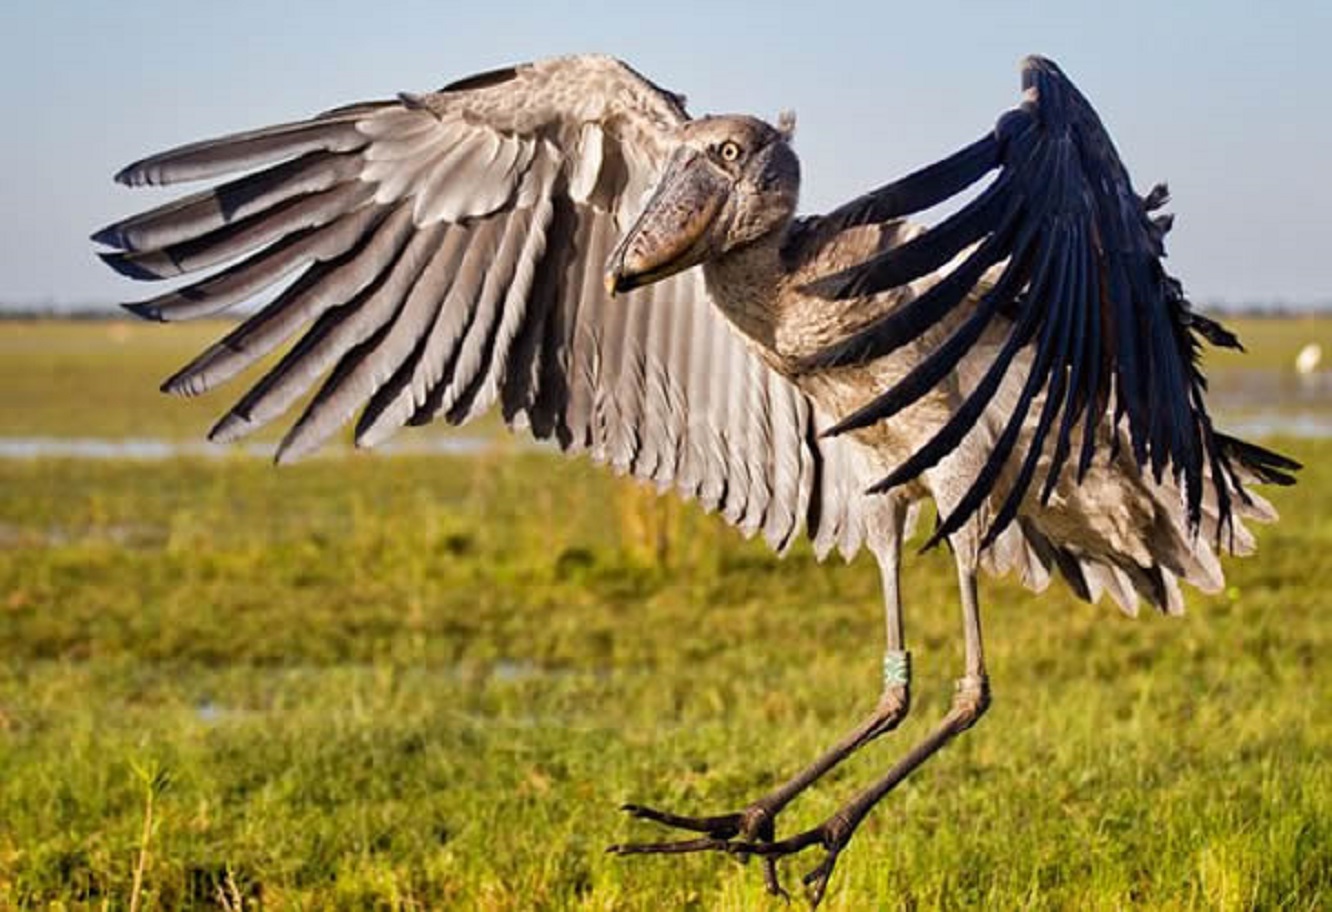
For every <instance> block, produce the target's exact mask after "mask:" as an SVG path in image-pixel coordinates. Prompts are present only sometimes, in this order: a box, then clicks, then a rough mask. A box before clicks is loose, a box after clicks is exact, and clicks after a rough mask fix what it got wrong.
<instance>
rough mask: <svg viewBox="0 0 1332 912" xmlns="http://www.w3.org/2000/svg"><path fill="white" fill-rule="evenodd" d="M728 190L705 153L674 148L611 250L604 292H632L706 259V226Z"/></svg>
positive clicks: (709, 235) (708, 236)
mask: <svg viewBox="0 0 1332 912" xmlns="http://www.w3.org/2000/svg"><path fill="white" fill-rule="evenodd" d="M730 192H731V184H730V181H729V180H727V178H726V176H725V174H724V173H723V172H721V171H720V170H719V169H718V168H717V167H716V166H714V165H713V164H712V162H710V161H709V160H708V159H707V157H706V156H704V155H702V154H700V153H698V152H695V151H694V150H692V149H680V150H679V151H677V152H676V153H675V154H674V155H673V156H671V160H670V162H669V163H668V164H667V166H666V172H665V173H664V174H663V175H662V177H661V180H660V181H658V183H657V188H656V190H655V191H653V193H652V197H651V198H650V199H649V200H648V203H647V205H646V206H645V207H644V208H643V212H642V214H640V215H639V216H638V219H637V221H635V222H634V224H633V227H631V228H630V229H629V231H628V233H627V234H625V236H624V238H623V240H621V241H620V243H619V246H617V247H616V248H615V252H614V253H612V254H611V257H610V262H609V263H608V264H607V272H606V291H608V292H609V293H610V294H612V295H614V294H617V293H619V292H622V291H631V290H633V289H635V288H639V287H642V286H643V285H649V284H651V283H653V282H656V281H659V280H661V279H664V278H666V277H667V276H671V275H674V274H675V273H677V272H680V271H682V270H684V269H688V268H689V267H690V266H694V265H696V264H698V263H700V262H702V261H703V260H704V259H706V258H707V256H708V254H709V252H710V251H711V246H712V243H711V242H712V235H713V232H712V231H711V230H710V229H711V228H712V224H713V222H714V221H715V220H716V218H717V216H718V214H720V213H721V211H722V207H723V206H724V205H725V203H726V199H727V197H728V196H729V194H730Z"/></svg>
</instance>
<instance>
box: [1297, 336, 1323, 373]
mask: <svg viewBox="0 0 1332 912" xmlns="http://www.w3.org/2000/svg"><path fill="white" fill-rule="evenodd" d="M1322 360H1323V346H1321V345H1319V344H1318V343H1317V342H1310V343H1309V344H1308V345H1306V346H1304V348H1301V349H1300V353H1299V354H1298V355H1296V356H1295V373H1297V374H1304V375H1308V374H1312V373H1313V372H1314V371H1316V370H1318V365H1319V364H1320V363H1322Z"/></svg>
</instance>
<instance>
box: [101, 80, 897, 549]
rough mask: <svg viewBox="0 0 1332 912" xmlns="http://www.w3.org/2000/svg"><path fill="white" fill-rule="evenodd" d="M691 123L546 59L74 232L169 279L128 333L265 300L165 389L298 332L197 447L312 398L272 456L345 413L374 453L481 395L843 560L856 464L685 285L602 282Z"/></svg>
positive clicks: (782, 538)
mask: <svg viewBox="0 0 1332 912" xmlns="http://www.w3.org/2000/svg"><path fill="white" fill-rule="evenodd" d="M686 117H687V115H686V114H685V112H684V110H683V108H682V107H681V105H680V101H679V99H678V98H677V97H676V96H674V95H671V94H670V93H667V92H664V91H663V90H661V89H658V88H657V87H656V86H654V85H652V84H651V83H650V82H648V81H647V80H645V79H643V78H642V77H640V76H638V75H637V74H636V73H634V72H633V71H632V70H630V69H629V68H628V67H626V66H625V65H623V64H621V63H619V62H618V61H614V60H610V59H609V58H602V57H577V58H563V59H559V60H550V61H543V62H539V63H535V64H530V65H526V66H521V67H514V68H510V69H505V70H499V71H496V72H494V73H490V74H483V75H482V76H479V77H473V78H469V79H466V80H463V81H461V82H458V83H454V84H452V85H450V86H448V87H446V88H445V89H442V90H440V91H439V92H436V93H433V94H430V95H425V96H401V97H400V98H399V99H398V100H396V101H387V102H376V103H370V104H361V105H352V106H349V107H345V108H340V109H338V110H336V111H331V112H328V113H326V114H323V115H320V116H318V117H316V118H313V119H311V120H308V121H302V122H298V123H291V124H283V125H279V126H275V127H269V128H266V129H260V130H253V131H249V132H246V133H241V134H236V135H233V136H229V137H223V138H221V139H216V140H210V141H206V142H199V143H193V144H191V145H188V146H184V147H182V148H179V149H176V150H174V151H169V152H165V153H162V154H160V155H154V156H152V157H150V158H146V159H144V160H143V161H140V162H138V163H136V164H134V165H131V166H129V167H128V168H126V169H125V170H123V171H122V172H121V173H120V174H119V175H118V176H117V177H118V179H119V180H120V181H121V182H122V183H125V184H129V185H132V186H137V185H145V184H175V183H180V182H184V181H193V180H212V179H218V178H228V179H227V180H226V182H225V183H221V184H219V185H218V186H216V187H215V188H212V189H207V190H204V191H202V192H197V193H194V194H191V195H189V196H186V197H184V198H183V199H180V200H177V201H175V202H170V203H167V204H166V205H163V206H160V207H158V208H156V209H153V210H151V211H149V212H146V213H143V214H141V215H136V216H133V217H131V218H127V219H125V220H123V221H120V222H118V223H116V224H114V225H111V226H109V227H107V228H105V229H103V230H101V231H99V232H97V233H96V234H95V235H94V236H93V237H94V240H96V241H97V242H99V243H101V244H103V245H106V246H107V247H110V248H113V250H111V251H110V252H107V253H104V254H102V256H103V258H104V259H105V260H106V261H107V263H108V264H109V265H110V266H112V267H113V268H115V269H117V270H119V271H120V272H122V273H124V274H126V275H128V276H130V277H132V278H135V279H140V280H159V279H173V278H176V277H180V276H184V277H186V278H185V280H184V284H183V285H182V286H181V287H178V288H175V289H173V290H171V291H168V292H166V293H165V294H161V295H158V296H156V297H153V298H150V299H149V300H146V301H141V302H138V303H134V304H129V305H127V307H129V309H130V310H132V311H133V312H135V313H137V314H139V315H141V316H144V317H147V318H152V319H157V320H162V321H175V320H185V319H192V318H197V317H203V316H207V315H211V314H216V313H219V312H221V311H224V310H226V309H227V308H229V307H232V306H233V305H236V304H239V303H241V302H244V301H247V300H249V299H252V298H253V297H255V296H256V295H258V294H260V293H263V292H265V291H267V290H269V289H272V288H274V287H275V286H276V287H279V288H280V289H281V290H280V291H279V293H278V294H277V295H276V296H275V297H274V298H273V299H272V300H271V301H270V302H269V303H268V304H267V305H265V306H263V307H262V308H260V309H259V310H258V311H257V312H255V313H253V314H252V315H250V316H248V317H247V318H246V319H245V320H244V321H243V322H241V323H240V324H239V325H238V326H237V327H236V328H235V329H233V330H232V331H231V332H229V333H228V334H227V335H226V337H225V338H223V339H222V340H220V341H219V342H217V343H216V344H214V345H213V346H211V347H210V348H209V349H207V350H206V351H205V352H203V353H202V354H200V355H199V356H198V357H197V358H195V359H194V360H193V361H192V362H190V363H189V364H188V365H186V366H185V367H184V368H182V369H181V370H180V371H179V372H177V373H176V374H175V375H174V376H172V377H171V378H169V379H168V380H167V381H166V382H165V383H164V385H163V388H164V389H165V390H166V391H169V392H172V393H177V394H183V395H197V394H200V393H203V392H206V391H208V390H210V389H212V388H214V387H216V386H218V385H219V384H221V383H223V382H225V381H227V380H229V379H232V378H233V377H235V376H236V375H237V374H239V373H240V372H242V371H244V370H245V369H246V368H249V367H251V366H253V365H254V364H255V363H256V362H257V361H258V360H259V359H261V358H263V357H264V356H266V355H269V354H271V353H272V352H274V351H276V350H278V349H279V348H280V347H281V346H282V345H283V344H285V343H287V342H288V341H289V340H293V339H294V340H295V341H294V344H292V345H291V347H290V348H289V349H288V350H287V351H286V353H285V354H284V355H283V356H282V357H281V358H280V359H279V360H278V361H277V362H276V363H275V364H273V365H272V367H271V368H270V369H269V370H268V372H267V373H266V374H264V375H263V376H262V377H261V378H260V379H259V380H258V381H257V382H256V383H255V384H254V385H253V386H252V387H251V388H250V389H249V390H248V391H247V392H246V393H245V394H244V395H243V396H242V397H241V398H240V399H239V401H238V402H236V404H235V405H234V406H233V407H232V408H231V409H230V410H229V411H228V412H227V413H226V414H225V415H224V416H223V417H222V418H221V419H220V420H219V421H218V423H217V424H216V426H215V427H214V428H213V430H212V432H211V435H210V436H211V437H212V439H214V440H218V441H231V440H235V439H237V438H240V437H242V436H244V435H246V434H249V433H251V432H252V431H254V430H255V429H256V428H259V427H261V426H263V425H265V424H266V423H268V422H271V421H273V420H274V419H276V418H278V417H280V416H281V415H283V414H284V413H285V412H287V411H288V410H289V409H290V408H292V407H293V406H294V405H295V404H296V403H297V402H299V401H300V400H301V399H302V397H303V396H305V395H307V394H308V393H309V392H310V391H311V390H312V389H313V390H315V392H314V394H313V396H311V397H310V399H309V402H308V404H307V405H306V407H305V409H304V412H303V413H302V414H301V415H300V416H299V418H298V419H297V420H296V422H295V423H294V424H293V426H292V427H291V428H290V430H289V431H288V432H287V434H286V437H285V438H284V439H283V441H282V443H281V445H280V447H279V458H280V459H292V458H296V457H298V456H300V455H302V454H304V453H308V452H310V451H311V450H313V449H315V448H316V447H318V446H319V445H320V444H321V443H322V442H323V441H325V440H326V439H327V438H328V437H329V436H330V435H332V434H334V433H335V432H336V431H337V430H338V429H339V428H341V427H342V426H343V425H345V424H346V423H348V422H349V421H352V420H353V419H355V420H356V439H357V442H358V444H362V445H373V444H375V443H377V442H379V441H382V440H383V439H385V438H386V437H388V436H389V435H391V434H392V433H394V432H395V431H396V430H398V429H399V428H400V427H402V426H403V425H404V424H412V423H415V424H420V423H424V422H426V421H430V420H432V419H434V418H437V417H440V416H442V417H444V418H445V419H446V420H448V421H451V422H454V423H463V422H466V421H468V420H470V419H472V418H474V417H476V416H477V415H480V414H482V413H484V412H486V411H488V410H489V409H491V408H492V407H495V406H496V405H497V404H498V406H499V408H500V409H501V411H502V413H503V416H504V418H505V420H506V421H508V422H509V423H510V424H511V425H514V426H519V427H523V426H525V427H528V428H529V429H530V430H531V431H532V433H533V434H534V435H535V436H537V437H539V438H549V439H554V440H555V441H556V442H557V443H558V444H559V445H560V446H561V447H562V448H563V449H565V450H570V451H586V452H588V453H589V454H590V455H591V456H592V458H594V459H596V460H598V461H600V462H604V463H607V464H609V465H611V466H612V467H614V468H615V469H616V470H617V471H620V472H630V473H633V474H634V475H636V476H638V477H640V478H643V479H646V480H650V481H653V482H655V483H656V484H657V485H658V486H659V487H660V488H662V489H666V488H675V489H676V490H678V491H679V492H680V493H682V494H684V495H685V496H688V497H694V498H697V499H699V500H700V501H701V502H702V503H703V504H704V506H706V507H707V508H709V509H716V510H719V511H720V512H721V513H722V514H723V515H724V516H725V517H726V518H727V520H728V521H730V522H732V523H734V524H736V525H737V526H739V527H740V528H741V529H742V530H744V531H745V532H746V533H747V534H754V533H756V532H759V531H761V532H762V533H763V535H764V537H765V538H766V539H767V541H768V542H769V543H770V544H771V545H772V546H773V547H775V548H778V549H784V548H785V547H786V546H787V545H788V544H789V543H790V542H791V541H792V539H793V537H794V535H795V533H797V532H798V531H800V530H801V529H807V530H808V531H809V533H810V535H811V537H812V538H813V539H814V540H815V545H816V549H817V550H818V551H819V553H820V554H822V553H824V552H826V551H827V550H829V549H830V548H831V547H833V546H834V545H836V546H839V547H840V548H841V550H842V551H844V552H845V553H846V554H847V555H848V556H850V554H852V553H854V552H855V550H857V549H858V548H859V547H860V545H861V543H862V542H864V541H865V540H866V538H867V524H868V523H871V522H874V521H877V519H876V516H877V513H876V511H877V510H880V509H881V508H880V507H879V506H877V504H878V503H879V500H878V499H876V500H875V501H874V502H873V503H862V501H864V498H863V497H862V496H861V491H860V487H861V485H860V481H859V480H860V478H861V477H863V466H860V465H858V464H856V461H855V460H856V457H855V454H854V453H853V452H852V448H851V446H850V444H848V443H846V442H843V441H838V440H820V439H819V437H818V434H817V429H818V428H820V427H822V426H824V425H825V424H826V423H827V422H826V421H825V420H824V419H823V418H822V417H821V416H818V415H816V414H815V412H814V410H813V408H812V406H811V404H810V403H809V401H808V400H807V399H806V398H805V397H804V395H803V394H801V393H800V392H799V391H798V390H797V389H796V388H795V387H794V386H793V385H791V384H790V383H789V382H788V381H786V380H785V379H783V378H782V377H781V376H779V375H778V374H776V373H775V372H773V371H772V370H770V369H769V368H768V367H767V366H766V365H765V364H764V363H763V362H762V361H761V360H760V359H759V358H758V357H757V356H756V355H755V354H754V353H753V352H752V351H751V350H750V349H749V348H748V347H747V345H746V344H745V343H744V342H743V341H742V340H741V339H740V337H739V336H738V335H737V334H736V333H734V332H733V331H731V329H730V327H729V326H728V325H727V324H726V323H725V321H724V319H723V318H722V317H721V316H720V314H719V313H718V312H717V311H716V309H715V308H714V307H713V305H712V304H711V302H710V301H709V300H708V297H707V293H706V290H705V288H704V284H703V280H702V277H701V275H700V273H699V272H698V271H697V270H693V271H689V272H685V273H682V274H680V275H677V276H675V277H673V278H671V279H669V280H667V281H664V282H661V283H658V284H656V285H653V286H650V287H647V288H643V289H639V290H637V291H635V292H633V293H631V294H629V295H627V296H624V297H622V298H620V299H616V300H614V301H612V300H610V299H609V297H608V296H607V294H606V292H605V290H604V287H603V284H602V272H603V270H604V268H605V263H606V260H607V257H608V255H609V254H610V252H611V249H612V247H613V245H614V244H615V242H616V241H617V239H618V236H619V233H620V231H621V230H623V227H624V226H626V225H628V224H630V223H631V221H632V219H633V218H634V217H635V216H636V214H637V211H638V207H639V206H640V205H641V201H642V200H643V198H644V196H645V194H646V192H647V191H648V190H649V189H650V187H651V185H652V183H653V181H654V180H655V177H656V175H657V173H658V172H659V170H660V168H661V166H662V164H663V163H664V161H665V158H666V155H667V154H668V152H669V140H668V137H667V133H668V131H669V130H670V129H671V128H672V127H674V126H676V125H678V124H680V123H682V122H683V121H684V120H685V119H686ZM238 173H239V174H240V175H241V176H239V177H232V175H234V174H238ZM207 270H215V271H214V272H212V274H207V275H204V276H203V277H202V278H200V277H198V274H199V273H203V272H206V271H207ZM283 281H289V284H287V285H286V287H285V288H281V285H280V283H282V282H283ZM358 415H359V418H357V416H358ZM888 544H889V543H888V542H886V541H884V542H881V543H880V545H879V546H880V547H886V546H888Z"/></svg>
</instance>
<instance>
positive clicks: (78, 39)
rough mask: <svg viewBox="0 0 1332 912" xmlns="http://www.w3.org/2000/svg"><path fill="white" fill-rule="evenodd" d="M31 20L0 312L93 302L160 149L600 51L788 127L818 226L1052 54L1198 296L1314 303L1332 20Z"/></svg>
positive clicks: (1037, 16) (3, 151)
mask: <svg viewBox="0 0 1332 912" xmlns="http://www.w3.org/2000/svg"><path fill="white" fill-rule="evenodd" d="M796 6H797V5H796V4H782V3H766V4H728V3H722V2H693V0H672V2H669V3H660V4H657V5H655V6H645V5H644V6H638V5H631V4H629V3H627V2H618V3H578V2H569V3H562V2H555V0H545V2H539V3H525V2H523V3H518V2H508V3H506V2H489V3H479V2H476V0H469V2H466V3H455V2H448V0H434V2H424V0H410V2H401V3H393V2H381V3H367V2H365V0H356V2H344V0H320V2H295V0H291V2H285V3H282V2H275V0H268V2H251V0H232V2H228V3H218V4H206V5H205V4H195V3H185V2H181V0H171V2H166V0H140V2H133V0H126V2H119V3H110V2H89V0H68V2H31V0H17V2H10V3H6V4H4V5H3V9H0V111H2V112H3V115H4V118H5V131H4V133H5V138H4V140H3V142H0V168H3V173H4V175H5V177H4V179H3V182H0V215H3V218H0V302H10V303H23V304H33V303H49V302H79V303H84V302H112V301H116V300H121V299H126V298H132V297H134V296H135V292H137V291H141V289H134V288H130V287H129V285H128V283H127V282H126V281H125V280H122V279H119V278H117V277H115V276H114V275H112V274H111V273H110V271H109V270H106V269H105V268H103V267H101V266H100V265H99V264H98V263H97V262H96V260H95V258H94V257H93V255H92V247H91V245H90V244H89V243H88V241H87V236H88V234H89V232H90V231H92V230H93V229H95V228H98V227H100V226H101V225H102V224H104V223H106V222H109V221H112V220H114V219H115V218H117V217H119V216H121V215H124V214H126V213H128V212H130V211H135V210H138V209H141V208H144V207H145V206H148V205H151V204H154V203H155V202H158V201H160V200H162V199H165V198H167V197H166V196H164V195H161V192H160V191H159V192H152V191H129V190H126V189H124V188H120V187H117V186H115V185H114V184H112V182H111V175H112V174H113V173H114V172H115V171H116V170H117V169H118V168H119V167H120V166H121V165H124V164H126V163H127V162H129V161H131V160H133V159H135V158H137V157H140V156H142V155H144V154H146V153H149V152H153V151H157V150H159V149H162V148H165V147H167V146H170V145H175V144H178V143H181V142H185V141H189V140H192V139H198V138H202V137H205V136H209V135H215V134H218V133H222V132H227V131H231V130H236V129H243V128H246V127H251V126H258V125H261V124H265V123H270V122H274V121H278V120H288V119H294V118H298V117H301V116H304V115H307V114H311V113H314V112H316V111H319V110H322V109H325V108H328V107H333V106H335V105H338V104H342V103H345V102H349V101H354V100H360V99H366V98H377V97H383V96H386V95H391V94H393V93H395V92H398V91H400V90H414V91H420V90H423V89H430V88H434V87H437V86H439V85H441V84H443V83H444V82H447V81H451V80H453V79H455V78H457V77H459V76H463V75H466V74H468V73H471V72H474V71H477V70H482V69H489V68H493V67H495V66H497V65H501V64H505V63H510V62H515V61H519V60H526V59H531V58H534V57H542V56H548V55H551V54H560V53H569V52H576V51H586V50H598V51H605V52H608V53H612V54H615V55H617V56H620V57H623V58H625V59H626V60H628V61H630V62H631V63H633V64H634V65H635V66H636V67H637V68H638V69H640V70H641V71H643V72H644V73H646V74H648V75H649V76H650V77H652V78H653V79H654V80H656V81H657V82H659V83H661V84H663V85H665V86H668V87H670V88H672V89H675V90H676V91H680V92H683V93H685V94H686V95H688V97H689V100H690V109H691V110H692V111H693V112H694V113H696V114H697V113H705V112H723V111H745V112H750V113H754V114H757V115H760V116H765V117H768V118H772V117H775V115H776V113H777V112H778V111H779V110H781V109H783V108H794V109H795V110H796V112H797V113H798V115H799V133H798V137H797V149H798V151H799V152H800V154H801V157H802V159H803V163H804V173H805V189H804V195H803V199H802V208H803V209H805V210H806V211H818V210H823V209H827V208H830V207H832V206H835V205H837V204H838V203H840V202H842V201H844V200H845V199H847V198H849V197H851V196H853V195H855V194H857V193H860V192H862V191H864V190H868V189H870V188H872V187H874V186H876V185H878V184H881V183H884V182H886V181H888V180H891V179H893V178H894V177H897V176H900V175H901V174H903V173H904V172H906V171H908V170H910V169H912V168H914V167H917V166H919V165H921V164H924V163H927V162H929V161H933V160H934V159H936V158H939V157H941V156H943V155H945V154H947V153H948V152H951V151H952V150H954V149H956V148H957V147H959V146H961V145H963V144H964V143H967V142H969V141H970V140H972V139H974V138H975V137H977V136H979V135H980V134H981V132H982V131H984V130H986V129H988V128H989V127H990V126H991V125H992V124H993V122H994V120H995V118H996V117H997V116H998V115H999V114H1000V113H1001V112H1002V111H1003V110H1004V109H1006V108H1007V107H1009V106H1011V105H1012V104H1013V103H1014V102H1015V101H1016V99H1017V94H1018V90H1017V76H1016V64H1017V61H1018V60H1019V59H1020V58H1021V57H1022V55H1024V54H1026V53H1029V52H1039V53H1043V54H1046V55H1047V56H1051V57H1053V58H1055V59H1056V60H1058V61H1059V62H1060V63H1061V64H1062V65H1063V66H1064V68H1065V70H1066V71H1067V72H1068V73H1069V74H1070V75H1071V76H1073V78H1074V79H1075V80H1076V81H1077V82H1078V83H1079V85H1080V86H1081V87H1082V89H1083V90H1084V92H1086V93H1087V95H1088V96H1089V97H1090V98H1091V99H1092V101H1093V103H1094V104H1095V105H1096V106H1097V108H1098V109H1099V110H1100V112H1101V114H1102V117H1103V119H1104V120H1105V121H1106V124H1107V125H1108V126H1109V128H1110V130H1111V133H1112V134H1113V136H1114V137H1115V139H1116V141H1117V143H1118V145H1119V148H1120V151H1121V153H1122V154H1123V156H1124V158H1125V159H1126V161H1127V162H1128V165H1129V168H1130V170H1131V171H1132V173H1133V175H1134V177H1135V180H1136V182H1137V184H1138V186H1139V188H1140V189H1146V187H1148V186H1150V184H1151V183H1152V182H1154V181H1156V180H1158V179H1162V178H1166V179H1168V180H1169V182H1170V185H1171V189H1172V191H1173V193H1174V203H1173V205H1172V207H1171V208H1172V209H1173V210H1174V211H1175V212H1176V213H1177V215H1178V221H1177V223H1176V228H1175V231H1174V232H1173V233H1172V235H1171V246H1170V249H1171V268H1172V270H1173V271H1174V272H1176V273H1177V274H1178V275H1180V276H1181V277H1182V278H1183V279H1184V281H1185V284H1186V286H1187V288H1188V289H1189V290H1190V291H1191V293H1192V294H1193V296H1194V297H1195V298H1196V299H1199V300H1215V299H1221V300H1226V301H1232V302H1234V301H1243V300H1248V299H1255V298H1261V299H1285V300H1289V301H1329V300H1332V250H1329V249H1328V248H1329V242H1332V180H1329V178H1328V167H1329V163H1332V52H1330V51H1329V44H1330V43H1332V3H1327V2H1326V0H1322V2H1313V0H1300V2H1287V3H1282V4H1278V3H1268V4H1260V3H1256V2H1251V3H1245V2H1229V0H1226V2H1189V3H1175V4H1166V3H1151V2H1136V0H1133V2H1120V3H1115V4H1101V3H1097V4H1085V5H1084V4H1078V3H1073V2H1063V3H1036V2H1029V3H1021V2H991V3H980V2H973V3H960V2H945V0H937V2H930V3H920V2H911V3H892V2H879V3H847V4H836V3H829V2H825V3H802V4H799V5H798V6H799V8H798V10H797V11H792V10H791V9H789V8H788V7H796Z"/></svg>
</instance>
